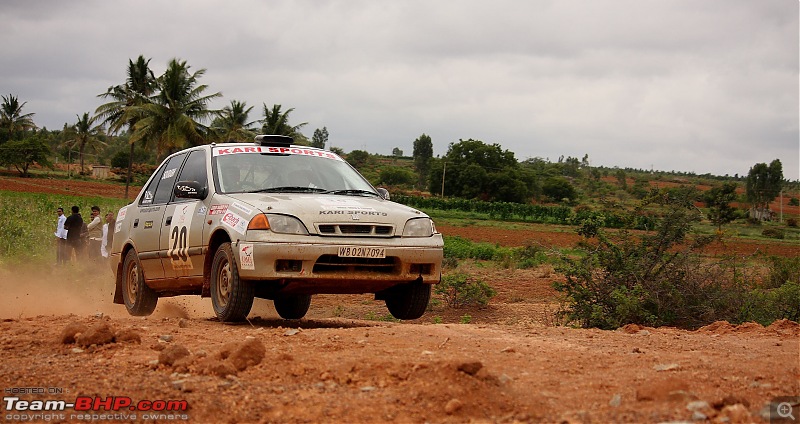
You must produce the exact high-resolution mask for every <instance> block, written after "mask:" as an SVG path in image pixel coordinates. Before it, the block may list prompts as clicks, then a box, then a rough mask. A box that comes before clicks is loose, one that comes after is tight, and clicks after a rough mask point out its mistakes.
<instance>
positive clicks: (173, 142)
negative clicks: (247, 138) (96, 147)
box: [131, 59, 222, 158]
mask: <svg viewBox="0 0 800 424" xmlns="http://www.w3.org/2000/svg"><path fill="white" fill-rule="evenodd" d="M189 68H190V66H189V65H187V64H186V61H178V59H172V60H171V61H170V62H169V64H168V65H167V70H166V71H164V74H163V75H162V76H160V77H158V78H156V88H157V93H156V94H155V95H153V96H151V98H150V102H149V103H145V104H142V105H140V106H135V107H134V108H133V111H132V112H133V114H134V116H135V117H136V118H137V122H136V124H135V125H134V126H133V134H132V135H131V141H132V142H136V141H139V140H142V141H144V142H146V143H147V142H154V143H155V145H156V153H157V155H158V157H159V158H161V157H163V156H164V154H167V153H170V152H174V151H176V150H178V149H182V148H185V147H189V146H196V145H200V144H204V143H205V142H206V140H205V138H206V136H207V134H208V131H209V130H208V127H207V126H205V125H204V124H203V121H206V120H208V119H209V118H211V117H213V116H215V115H219V111H217V110H211V109H209V108H208V103H209V102H210V101H211V100H212V99H214V98H217V97H220V96H222V94H221V93H213V94H209V95H204V94H203V92H204V91H205V90H206V89H208V86H207V85H205V84H199V83H198V79H199V78H200V77H201V76H203V74H205V72H206V70H205V69H200V70H199V71H197V72H195V73H190V72H189Z"/></svg>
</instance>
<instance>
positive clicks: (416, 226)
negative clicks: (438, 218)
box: [403, 218, 436, 237]
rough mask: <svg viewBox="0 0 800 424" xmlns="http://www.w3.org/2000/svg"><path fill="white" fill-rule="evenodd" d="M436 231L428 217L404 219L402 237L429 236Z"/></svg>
mask: <svg viewBox="0 0 800 424" xmlns="http://www.w3.org/2000/svg"><path fill="white" fill-rule="evenodd" d="M434 232H436V228H435V227H434V226H433V220H431V219H430V218H414V219H409V220H408V221H406V226H405V228H403V237H430V236H432V235H433V233H434Z"/></svg>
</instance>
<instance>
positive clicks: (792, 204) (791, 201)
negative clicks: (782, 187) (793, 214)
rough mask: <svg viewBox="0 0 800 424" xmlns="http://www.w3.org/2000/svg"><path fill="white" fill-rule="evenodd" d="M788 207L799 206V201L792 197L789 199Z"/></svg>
mask: <svg viewBox="0 0 800 424" xmlns="http://www.w3.org/2000/svg"><path fill="white" fill-rule="evenodd" d="M789 206H800V199H798V198H796V197H792V198H790V199H789Z"/></svg>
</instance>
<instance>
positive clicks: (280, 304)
mask: <svg viewBox="0 0 800 424" xmlns="http://www.w3.org/2000/svg"><path fill="white" fill-rule="evenodd" d="M272 302H273V303H274V304H275V310H276V311H278V315H280V316H281V318H283V319H300V318H303V317H304V316H306V313H308V308H309V307H310V306H311V295H310V294H287V295H281V296H278V297H276V298H275V300H273V301H272Z"/></svg>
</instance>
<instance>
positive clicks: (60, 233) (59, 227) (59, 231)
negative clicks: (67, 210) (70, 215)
mask: <svg viewBox="0 0 800 424" xmlns="http://www.w3.org/2000/svg"><path fill="white" fill-rule="evenodd" d="M66 220H67V217H66V216H65V215H64V214H63V213H62V214H61V215H60V216H59V217H58V224H56V232H55V235H56V237H58V238H60V239H66V238H67V230H66V228H64V221H66Z"/></svg>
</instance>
